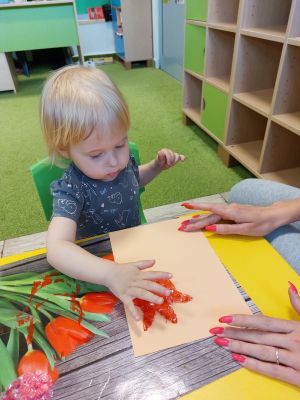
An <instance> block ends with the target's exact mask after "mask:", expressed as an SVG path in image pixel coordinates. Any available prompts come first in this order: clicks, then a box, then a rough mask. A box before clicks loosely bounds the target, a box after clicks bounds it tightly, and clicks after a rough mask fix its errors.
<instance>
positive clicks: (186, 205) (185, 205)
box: [181, 203, 194, 210]
mask: <svg viewBox="0 0 300 400" xmlns="http://www.w3.org/2000/svg"><path fill="white" fill-rule="evenodd" d="M181 206H182V207H185V208H187V209H188V210H192V209H193V208H194V207H193V206H192V205H191V204H190V203H182V204H181Z"/></svg>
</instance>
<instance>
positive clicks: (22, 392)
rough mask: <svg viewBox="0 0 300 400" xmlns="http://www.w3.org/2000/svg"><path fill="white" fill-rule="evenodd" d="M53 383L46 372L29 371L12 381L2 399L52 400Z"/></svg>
mask: <svg viewBox="0 0 300 400" xmlns="http://www.w3.org/2000/svg"><path fill="white" fill-rule="evenodd" d="M52 385H53V382H52V379H51V378H50V377H49V375H47V374H45V373H44V372H42V371H35V372H33V373H32V372H29V373H26V374H25V375H22V376H21V377H19V378H17V379H15V380H14V381H12V383H11V384H10V386H9V387H8V389H7V390H6V392H5V393H4V395H3V397H1V400H51V399H53V391H52Z"/></svg>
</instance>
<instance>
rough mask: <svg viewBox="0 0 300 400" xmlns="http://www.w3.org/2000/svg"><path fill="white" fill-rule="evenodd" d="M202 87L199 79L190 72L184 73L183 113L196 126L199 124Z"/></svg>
mask: <svg viewBox="0 0 300 400" xmlns="http://www.w3.org/2000/svg"><path fill="white" fill-rule="evenodd" d="M202 86H203V84H202V80H201V79H199V78H197V77H196V76H195V75H194V74H191V73H190V72H187V71H185V72H184V77H183V87H184V90H183V113H184V114H185V115H186V116H187V117H188V118H190V119H191V120H192V121H194V122H195V123H196V124H197V125H199V123H200V115H201V105H202Z"/></svg>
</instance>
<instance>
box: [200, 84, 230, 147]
mask: <svg viewBox="0 0 300 400" xmlns="http://www.w3.org/2000/svg"><path fill="white" fill-rule="evenodd" d="M203 100H204V104H203V111H202V115H201V123H202V124H203V125H204V126H205V127H206V128H207V129H208V130H209V131H210V132H211V133H212V134H213V135H215V136H216V137H218V138H219V139H220V140H222V141H223V140H224V130H225V119H226V110H227V102H228V96H227V94H226V93H224V92H222V91H221V90H219V89H217V88H215V87H214V86H211V85H209V84H207V83H204V85H203Z"/></svg>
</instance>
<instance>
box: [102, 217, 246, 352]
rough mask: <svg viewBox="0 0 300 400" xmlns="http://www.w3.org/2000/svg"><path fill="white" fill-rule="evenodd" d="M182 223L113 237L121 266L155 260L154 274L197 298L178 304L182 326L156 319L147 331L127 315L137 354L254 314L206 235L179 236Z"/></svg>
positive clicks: (206, 333) (189, 339)
mask: <svg viewBox="0 0 300 400" xmlns="http://www.w3.org/2000/svg"><path fill="white" fill-rule="evenodd" d="M179 224H180V222H179V221H178V220H170V221H164V222H159V223H156V224H150V225H143V226H138V227H135V228H130V229H126V230H122V231H118V232H113V233H111V234H110V238H111V244H112V249H113V253H114V257H115V260H116V261H117V262H119V263H126V262H132V261H138V260H146V259H155V260H156V264H155V267H153V268H151V270H152V269H153V270H160V271H168V272H171V273H172V274H173V278H172V282H173V283H174V284H175V286H176V288H177V289H178V290H179V291H181V292H184V293H188V294H190V295H191V296H192V297H193V301H191V302H189V303H180V304H174V310H175V312H176V314H177V318H178V323H177V324H172V323H171V322H168V323H166V322H165V320H164V319H163V318H162V317H161V316H159V315H157V316H156V317H155V320H154V323H153V325H152V326H151V327H150V328H149V329H148V330H147V331H146V332H144V330H143V324H142V322H138V323H137V322H136V321H134V320H133V319H132V318H131V316H130V315H128V313H127V311H126V316H127V321H128V325H129V331H130V335H131V340H132V346H133V351H134V354H135V355H136V356H140V355H143V354H148V353H152V352H155V351H159V350H163V349H166V348H169V347H173V346H177V345H180V344H183V343H188V342H192V341H194V340H198V339H202V338H205V337H208V336H210V334H209V329H210V328H212V327H213V326H215V324H216V321H218V318H219V317H220V316H221V315H226V314H228V313H232V312H236V313H248V314H249V313H250V310H249V308H248V306H247V305H246V303H245V301H244V300H243V298H242V296H241V295H240V293H239V292H238V290H237V289H236V287H235V285H234V283H233V282H232V280H231V279H230V277H229V275H228V273H227V272H226V271H225V269H224V267H223V266H222V264H221V262H220V260H219V259H218V257H217V256H216V254H215V252H214V251H213V250H212V248H211V246H210V245H209V243H208V241H207V239H206V238H205V236H204V235H203V234H202V233H200V232H196V233H191V234H186V233H183V232H179V231H178V226H179Z"/></svg>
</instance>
